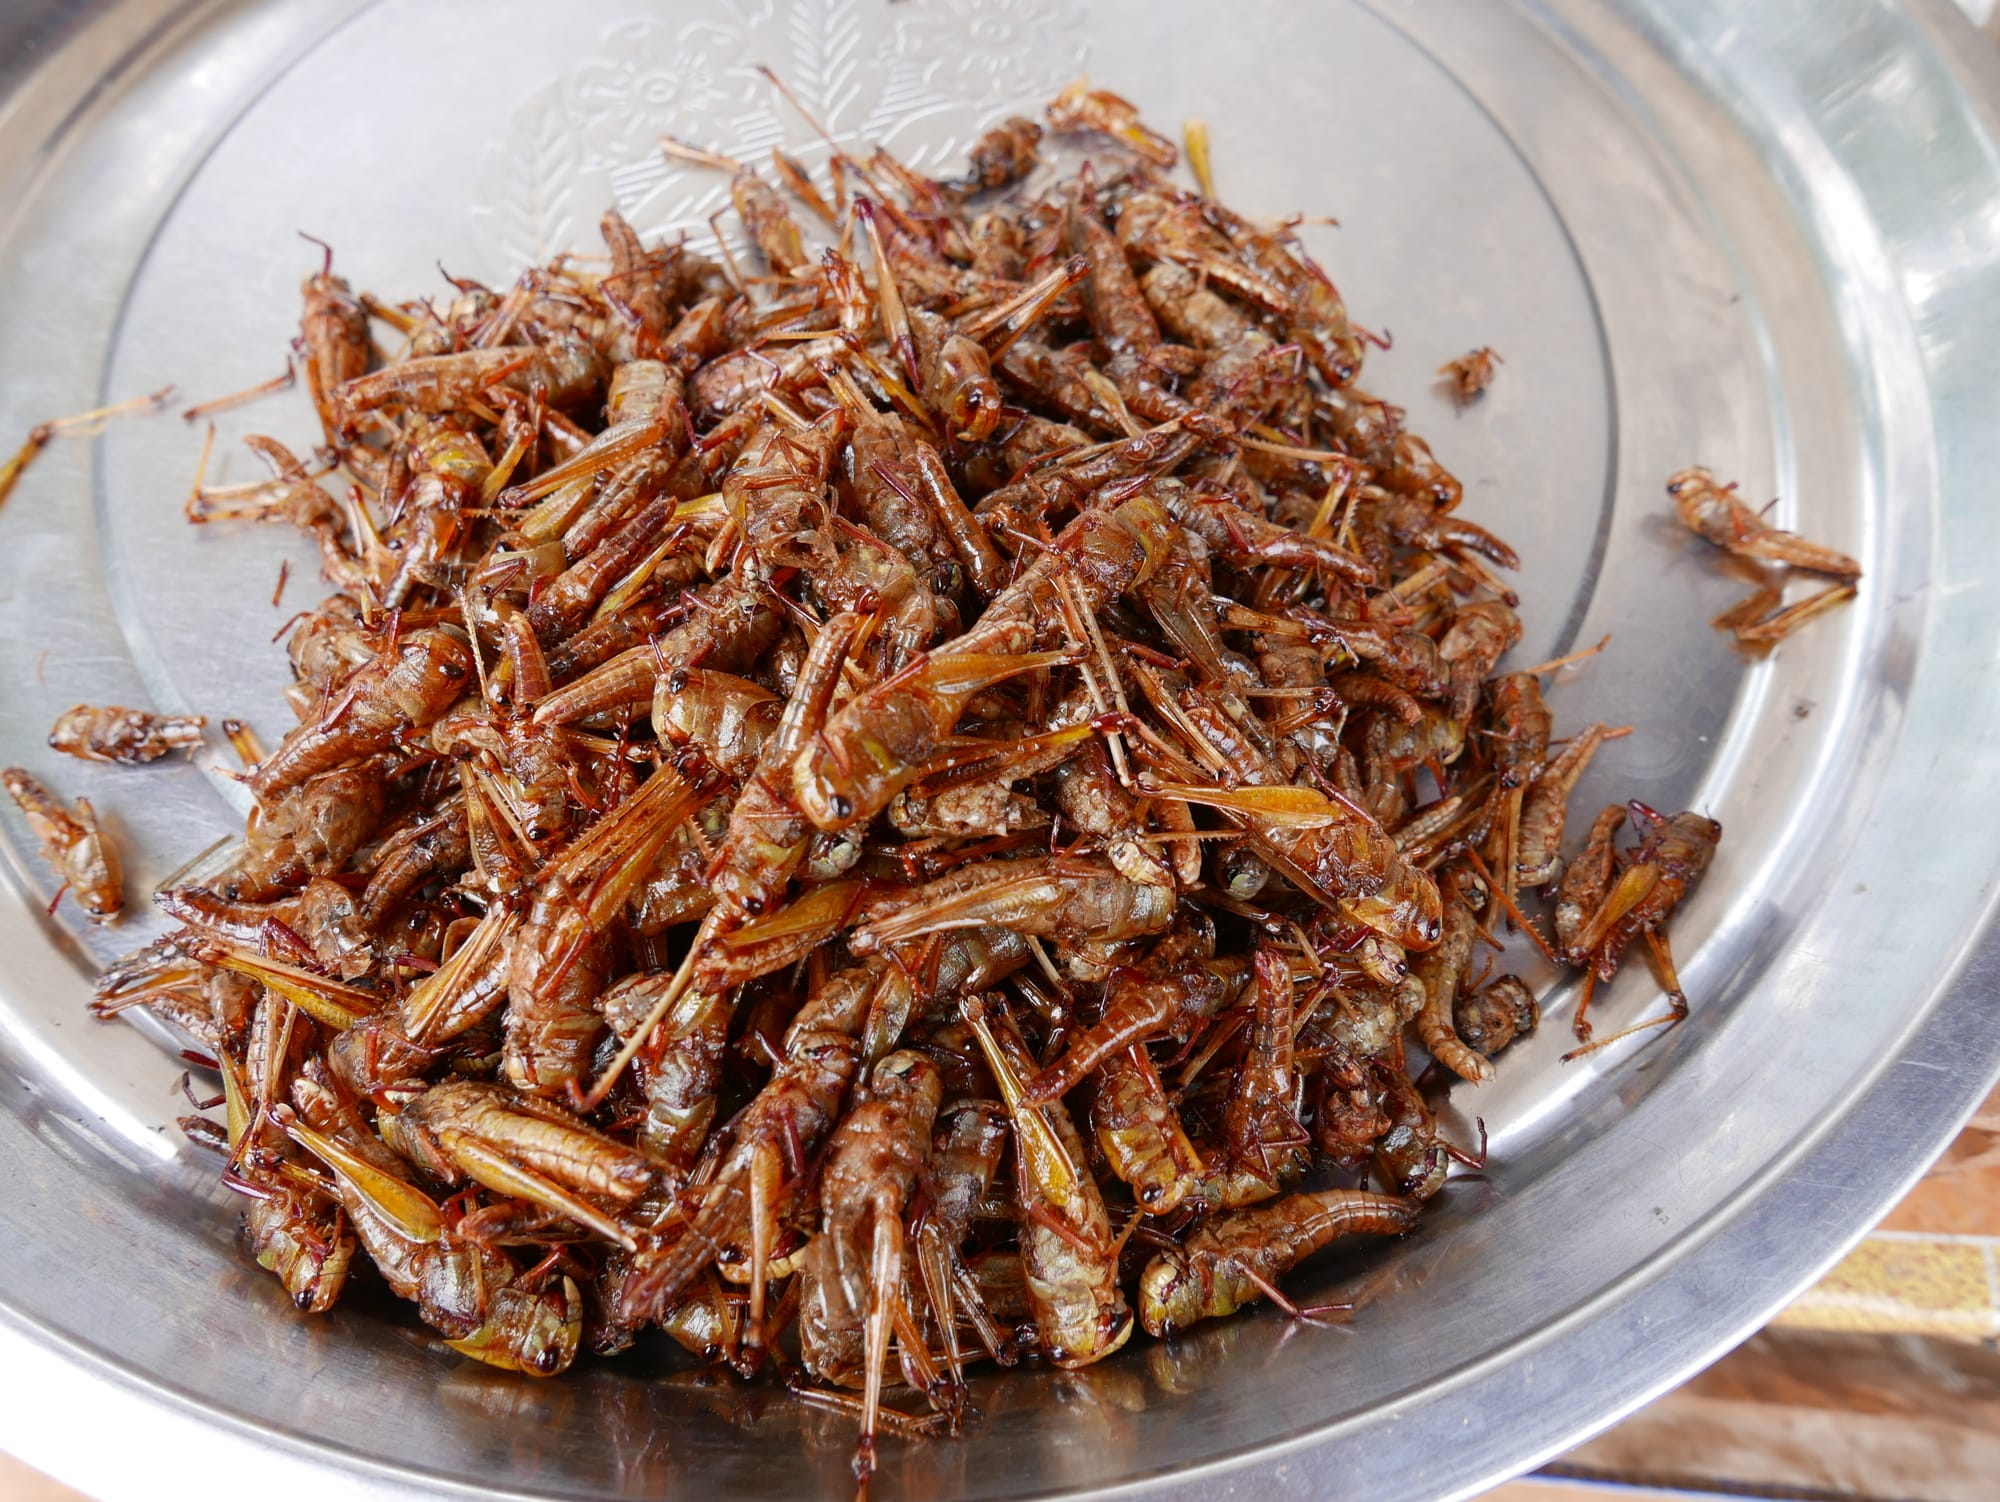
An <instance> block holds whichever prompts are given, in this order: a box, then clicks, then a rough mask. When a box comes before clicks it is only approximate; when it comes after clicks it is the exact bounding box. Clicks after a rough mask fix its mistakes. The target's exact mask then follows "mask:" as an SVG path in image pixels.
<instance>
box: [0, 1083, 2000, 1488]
mask: <svg viewBox="0 0 2000 1502" xmlns="http://www.w3.org/2000/svg"><path fill="white" fill-rule="evenodd" d="M1996 1338H2000V1091H1996V1092H1995V1094H1994V1095H1993V1097H1992V1099H1990V1100H1988V1101H1987V1102H1986V1104H1985V1106H1984V1107H1983V1108H1982V1109H1981V1111H1980V1113H1979V1115H1978V1116H1976V1117H1975V1118H1974V1120H1973V1122H1972V1124H1971V1125H1970V1126H1969V1127H1968V1128H1967V1129H1966V1131H1965V1132H1964V1134H1963V1135H1961V1136H1960V1138H1959V1139H1958V1141H1957V1142H1956V1143H1955V1144H1954V1145H1953V1146H1952V1148H1951V1150H1950V1151H1949V1152H1947V1153H1946V1154H1945V1156H1944V1157H1943V1158H1942V1159H1940V1160H1939V1162H1938V1164H1937V1166H1936V1167H1935V1168H1933V1169H1932V1170H1931V1172H1930V1174H1929V1175H1928V1176H1927V1177H1926V1178H1925V1179H1924V1180H1923V1182H1921V1183H1920V1184H1918V1185H1917V1187H1916V1188H1915V1189H1914V1190H1912V1191H1911V1192H1910V1194H1909V1196H1908V1198H1906V1199H1905V1200H1904V1201H1903V1203H1902V1204H1901V1205H1899V1206H1898V1207H1897V1208H1896V1209H1895V1210H1894V1211H1892V1212H1891V1213H1890V1214H1889V1216H1888V1218H1887V1219H1886V1220H1884V1221H1883V1223H1882V1225H1881V1227H1880V1228H1878V1229H1877V1230H1876V1231H1874V1232H1873V1233H1871V1234H1870V1235H1869V1236H1868V1237H1867V1238H1866V1239H1865V1240H1864V1241H1863V1242H1862V1243H1861V1244H1860V1246H1858V1247H1856V1248H1855V1250H1854V1252H1853V1253H1852V1254H1851V1255H1850V1256H1848V1257H1847V1259H1846V1260H1845V1261H1843V1262H1842V1263H1841V1264H1840V1265H1839V1266H1838V1267H1836V1268H1835V1269H1834V1270H1833V1272H1831V1273H1830V1274H1828V1275H1827V1277H1826V1278H1825V1280H1823V1281H1822V1282H1821V1283H1820V1284H1819V1285H1818V1286H1817V1287H1815V1288H1813V1289H1811V1290H1810V1291H1809V1292H1807V1293H1806V1294H1805V1295H1804V1296H1803V1297H1801V1298H1800V1299H1799V1300H1798V1302H1797V1303H1795V1304H1794V1305H1792V1307H1791V1308H1790V1309H1788V1310H1786V1311H1785V1312H1784V1313H1783V1314H1782V1315H1780V1316H1779V1317H1778V1319H1777V1320H1776V1321H1774V1322H1773V1325H1772V1327H1771V1328H1770V1329H1768V1330H1766V1331H1764V1332H1763V1333H1762V1334H1760V1335H1758V1336H1757V1337H1755V1338H1754V1339H1753V1340H1751V1341H1749V1342H1748V1343H1747V1344H1745V1345H1744V1346H1742V1347H1741V1348H1739V1349H1738V1350H1736V1351H1735V1352H1733V1353H1732V1354H1730V1355H1729V1356H1726V1357H1724V1358H1723V1359H1722V1360H1721V1361H1719V1362H1717V1363H1716V1364H1715V1365H1714V1366H1712V1367H1710V1368H1709V1369H1708V1370H1707V1371H1705V1372H1703V1373H1702V1374H1701V1375H1700V1376H1698V1377H1695V1378H1694V1379H1692V1380H1691V1381H1689V1382H1688V1383H1686V1384H1685V1385H1684V1386H1682V1387H1680V1388H1679V1389H1677V1390H1676V1391H1674V1392H1672V1393H1669V1394H1668V1395H1667V1396H1665V1397H1663V1398H1661V1399H1659V1400H1658V1401H1657V1402H1655V1403H1653V1404H1651V1405H1649V1406H1648V1407H1646V1408H1644V1409H1641V1410H1640V1411H1639V1412H1638V1413H1636V1414H1634V1415H1633V1416H1632V1417H1631V1418H1629V1419H1627V1420H1626V1421H1625V1422H1624V1423H1622V1424H1619V1425H1617V1426H1616V1427H1614V1428H1612V1429H1610V1430H1608V1431H1607V1432H1605V1433H1604V1434H1601V1435H1599V1436H1598V1437H1597V1438H1596V1439H1593V1440H1591V1441H1589V1442H1588V1443H1586V1444H1583V1445H1580V1446H1578V1447H1577V1448H1576V1449H1575V1450H1573V1451H1571V1452H1570V1453H1569V1454H1568V1455H1566V1456H1564V1457H1563V1460H1562V1462H1561V1464H1560V1465H1559V1466H1558V1467H1556V1468H1555V1469H1556V1470H1558V1471H1560V1472H1561V1473H1562V1475H1561V1476H1560V1477H1559V1478H1539V1477H1538V1478H1530V1479H1528V1480H1523V1481H1515V1482H1510V1483H1508V1484H1507V1485H1505V1486H1502V1487H1499V1488H1497V1489H1496V1490H1494V1491H1492V1492H1490V1493H1488V1494H1487V1496H1486V1497H1485V1498H1484V1499H1483V1502H1597V1499H1605V1502H1611V1499H1615V1502H1672V1499H1674V1498H1683V1499H1684V1498H1686V1497H1687V1496H1688V1495H1689V1494H1690V1493H1707V1494H1710V1495H1721V1496H1755V1497H1760V1498H1772V1497H1776V1498H1808V1499H1812V1502H1889V1499H1894V1502H1994V1499H1995V1498H2000V1345H1996ZM0 1499H5V1502H87V1499H83V1498H80V1497H79V1496H78V1495H77V1494H76V1493H75V1492H72V1491H70V1490H69V1489H68V1488H67V1487H63V1486H59V1485H57V1484H56V1483H55V1482H53V1481H50V1480H48V1479H47V1478H46V1477H43V1476H40V1475H38V1474H36V1473H35V1472H32V1471H29V1470H28V1469H27V1468H26V1467H25V1466H22V1465H20V1464H19V1463H17V1462H15V1461H12V1460H9V1459H8V1458H7V1457H5V1456H0Z"/></svg>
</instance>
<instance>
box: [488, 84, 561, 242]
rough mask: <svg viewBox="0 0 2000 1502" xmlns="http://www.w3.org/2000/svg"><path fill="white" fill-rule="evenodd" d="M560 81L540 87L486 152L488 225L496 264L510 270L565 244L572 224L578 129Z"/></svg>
mask: <svg viewBox="0 0 2000 1502" xmlns="http://www.w3.org/2000/svg"><path fill="white" fill-rule="evenodd" d="M567 114H568V112H567V110H566V109H565V108H564V105H563V98H562V88H561V85H560V84H556V85H551V86H550V87H548V88H545V89H542V90H539V91H538V92H537V93H535V94H534V95H533V96H531V97H530V98H529V99H527V100H526V101H524V102H523V104H522V105H521V107H520V108H519V109H517V110H516V111H515V112H514V118H513V121H512V122H511V124H512V128H511V130H510V131H509V132H508V140H507V142H506V144H505V145H504V146H502V147H501V148H499V149H497V150H496V151H494V152H492V153H489V156H488V161H487V170H486V176H487V177H488V179H489V180H490V181H492V182H493V183H494V190H493V197H492V206H491V208H490V209H488V210H487V212H486V213H485V214H484V215H482V216H480V217H482V218H484V219H485V221H486V223H487V225H488V234H489V237H490V243H491V244H492V247H493V250H492V256H491V259H492V261H493V262H494V263H495V269H501V268H505V269H506V270H507V271H508V272H510V273H511V271H512V270H513V269H515V268H519V267H521V266H529V265H535V264H537V263H539V262H542V261H546V260H548V259H549V258H550V257H551V256H553V255H554V254H555V253H556V252H557V251H559V250H563V249H566V248H568V246H569V241H570V239H571V237H572V235H573V233H574V231H575V228H576V216H575V194H576V175H577V148H578V142H577V137H576V133H575V131H574V130H573V129H571V127H570V122H569V120H568V119H567Z"/></svg>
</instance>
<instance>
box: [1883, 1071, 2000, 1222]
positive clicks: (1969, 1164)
mask: <svg viewBox="0 0 2000 1502" xmlns="http://www.w3.org/2000/svg"><path fill="white" fill-rule="evenodd" d="M1882 1226H1883V1229H1885V1230H1891V1231H1926V1232H1930V1233H1931V1234H1933V1235H1937V1234H1943V1235H1952V1236H2000V1090H1996V1091H1995V1092H1994V1093H1993V1094H1992V1095H1991V1096H1989V1097H1988V1098H1987V1101H1986V1104H1985V1105H1983V1106H1981V1107H1980V1108H1979V1111H1978V1113H1977V1114H1976V1115H1975V1116H1974V1117H1973V1119H1972V1121H1971V1123H1970V1124H1969V1125H1967V1127H1966V1129H1965V1130H1964V1131H1963V1132H1961V1133H1960V1134H1959V1137H1958V1140H1957V1141H1956V1142H1954V1143H1953V1144H1952V1145H1951V1146H1950V1148H1948V1149H1947V1150H1946V1151H1945V1155H1944V1156H1943V1157H1942V1158H1940V1159H1938V1161H1937V1163H1936V1165H1935V1166H1933V1167H1932V1169H1931V1171H1930V1172H1929V1173H1927V1174H1926V1175H1924V1177H1923V1180H1922V1181H1921V1182H1920V1183H1919V1184H1918V1185H1917V1186H1916V1187H1915V1188H1914V1189H1912V1190H1911V1191H1910V1192H1909V1194H1908V1195H1907V1196H1905V1198H1904V1200H1903V1202H1902V1203H1901V1204H1900V1205H1898V1206H1897V1207H1896V1208H1895V1209H1894V1210H1891V1211H1890V1212H1889V1214H1888V1216H1887V1218H1886V1219H1884V1220H1883V1222H1882Z"/></svg>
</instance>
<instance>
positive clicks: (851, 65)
mask: <svg viewBox="0 0 2000 1502" xmlns="http://www.w3.org/2000/svg"><path fill="white" fill-rule="evenodd" d="M785 31H786V40H787V41H788V42H789V43H790V53H791V77H790V78H789V79H787V80H786V81H787V82H788V83H789V84H790V85H791V86H792V88H793V89H794V90H796V91H797V93H798V95H799V97H800V98H801V99H803V100H805V101H806V102H807V103H808V104H810V105H811V106H812V108H813V113H814V114H816V115H818V116H819V118H820V120H821V122H822V123H823V124H825V125H826V127H827V128H828V129H829V130H832V131H835V132H836V133H837V132H838V131H839V129H840V126H841V125H842V124H843V123H844V122H843V117H844V116H845V115H846V113H847V111H848V110H849V109H850V108H852V106H853V105H854V103H855V101H856V99H857V98H858V97H859V95H860V93H861V87H860V84H859V81H858V77H857V75H858V74H859V71H860V63H861V10H860V6H859V5H858V4H857V3H856V0H792V7H791V12H790V14H789V15H788V16H787V17H786V26H785Z"/></svg>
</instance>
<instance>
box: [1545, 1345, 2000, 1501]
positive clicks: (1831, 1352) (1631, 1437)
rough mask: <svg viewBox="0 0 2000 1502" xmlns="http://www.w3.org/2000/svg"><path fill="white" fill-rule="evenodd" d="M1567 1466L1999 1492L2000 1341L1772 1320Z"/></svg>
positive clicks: (1750, 1484) (1838, 1487) (1659, 1482)
mask: <svg viewBox="0 0 2000 1502" xmlns="http://www.w3.org/2000/svg"><path fill="white" fill-rule="evenodd" d="M1561 1468H1562V1469H1563V1470H1564V1471H1565V1472H1566V1473H1569V1474H1577V1473H1582V1474H1585V1475H1589V1476H1596V1477H1602V1478H1607V1479H1616V1480H1618V1481H1620V1482H1622V1483H1630V1484H1636V1485H1646V1486H1655V1487H1683V1488H1692V1489H1706V1490H1716V1489H1727V1488H1741V1489H1744V1490H1753V1489H1757V1488H1767V1489H1769V1490H1770V1491H1771V1493H1773V1494H1775V1495H1779V1496H1787V1495H1796V1494H1798V1493H1801V1492H1804V1493H1807V1494H1819V1495H1833V1496H1836V1497H1843V1498H1855V1499H1868V1502H1874V1499H1884V1502H1887V1499H1897V1502H1991V1499H1992V1498H1993V1497H1994V1496H1995V1495H1996V1492H1995V1487H1994V1483H1993V1478H1994V1477H1995V1476H2000V1352H1996V1351H1995V1350H1993V1349H1992V1348H1991V1347H1989V1346H1981V1345H1973V1344H1969V1343H1963V1342H1956V1341H1940V1340H1924V1339H1920V1338H1917V1337H1912V1336H1881V1335H1857V1334H1834V1333H1827V1332H1818V1331H1805V1330H1767V1331H1765V1332H1763V1333H1762V1334H1760V1335H1757V1336H1755V1337H1753V1338H1752V1339H1751V1340H1750V1341H1749V1342H1748V1343H1747V1344H1745V1345H1744V1346H1742V1347H1740V1348H1739V1349H1738V1350H1736V1351H1734V1352H1732V1353H1731V1354H1730V1355H1728V1356H1726V1357H1724V1358H1723V1359H1722V1360H1721V1361H1719V1362H1717V1363H1716V1364H1715V1365H1714V1366H1712V1367H1710V1368H1709V1369H1708V1370H1707V1371H1705V1372H1703V1373H1701V1374H1700V1375H1699V1376H1697V1377H1695V1378H1693V1379H1692V1380H1691V1381H1689V1382H1688V1383H1687V1384H1686V1385H1685V1386H1683V1387H1681V1388H1679V1389H1677V1390H1676V1391H1674V1392H1671V1393H1669V1394H1667V1395H1666V1396H1665V1397H1662V1398H1660V1399H1658V1400H1657V1401H1655V1402H1653V1403H1652V1404H1649V1405H1648V1406H1647V1407H1645V1408H1642V1409H1641V1410H1640V1411H1639V1412H1638V1413H1636V1414H1634V1415H1633V1416H1632V1417H1631V1418H1629V1419H1626V1420H1625V1421H1624V1422H1623V1423H1621V1424H1618V1425H1617V1426H1615V1427H1614V1428H1612V1429H1610V1430H1608V1431H1606V1432H1605V1433H1604V1434H1602V1435H1599V1436H1598V1437H1597V1438H1596V1439H1593V1440H1591V1441H1589V1442H1588V1443H1586V1444H1584V1445H1581V1446H1579V1447H1578V1448H1577V1449H1575V1450H1573V1451H1571V1452H1570V1453H1569V1454H1567V1455H1565V1456H1564V1457H1563V1458H1562V1462H1561Z"/></svg>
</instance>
